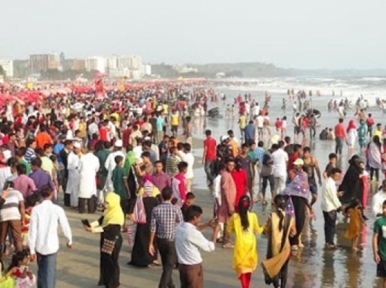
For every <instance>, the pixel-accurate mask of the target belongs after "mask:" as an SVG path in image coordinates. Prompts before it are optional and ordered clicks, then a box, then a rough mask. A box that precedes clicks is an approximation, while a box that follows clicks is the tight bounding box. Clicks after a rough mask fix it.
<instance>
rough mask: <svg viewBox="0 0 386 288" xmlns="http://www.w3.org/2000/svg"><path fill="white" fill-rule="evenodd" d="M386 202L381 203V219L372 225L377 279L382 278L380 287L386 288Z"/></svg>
mask: <svg viewBox="0 0 386 288" xmlns="http://www.w3.org/2000/svg"><path fill="white" fill-rule="evenodd" d="M385 228H386V201H384V202H383V203H382V217H380V218H378V219H377V220H376V221H375V223H374V235H373V254H374V261H375V263H377V277H379V278H382V282H383V283H382V284H383V285H382V287H383V288H386V238H385V237H384V234H385V232H384V230H385Z"/></svg>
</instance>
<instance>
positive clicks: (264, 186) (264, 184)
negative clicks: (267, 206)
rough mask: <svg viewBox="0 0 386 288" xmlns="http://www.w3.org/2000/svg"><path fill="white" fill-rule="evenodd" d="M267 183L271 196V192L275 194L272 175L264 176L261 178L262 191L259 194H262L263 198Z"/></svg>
mask: <svg viewBox="0 0 386 288" xmlns="http://www.w3.org/2000/svg"><path fill="white" fill-rule="evenodd" d="M268 182H269V186H270V187H271V194H272V193H273V192H275V184H274V180H273V175H269V176H264V177H263V189H262V190H261V194H263V196H265V191H266V190H267V186H268ZM272 200H273V199H272Z"/></svg>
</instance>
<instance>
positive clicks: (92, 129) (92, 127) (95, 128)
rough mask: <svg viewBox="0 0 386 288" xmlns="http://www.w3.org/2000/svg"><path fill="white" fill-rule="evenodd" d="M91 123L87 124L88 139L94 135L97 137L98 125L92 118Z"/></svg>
mask: <svg viewBox="0 0 386 288" xmlns="http://www.w3.org/2000/svg"><path fill="white" fill-rule="evenodd" d="M90 121H91V122H90V123H89V124H88V129H87V130H88V136H89V137H90V139H92V135H94V134H97V135H99V128H98V124H96V123H95V118H94V117H92V118H91V120H90Z"/></svg>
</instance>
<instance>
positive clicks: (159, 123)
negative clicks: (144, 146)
mask: <svg viewBox="0 0 386 288" xmlns="http://www.w3.org/2000/svg"><path fill="white" fill-rule="evenodd" d="M164 122H165V119H164V117H162V114H161V113H159V114H158V116H157V132H156V133H157V134H156V139H157V142H156V143H157V144H159V143H160V142H161V141H162V137H163V134H164V132H163V129H164Z"/></svg>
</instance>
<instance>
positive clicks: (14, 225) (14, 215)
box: [0, 182, 25, 286]
mask: <svg viewBox="0 0 386 288" xmlns="http://www.w3.org/2000/svg"><path fill="white" fill-rule="evenodd" d="M7 190H9V191H8V192H9V193H8V195H7V197H5V203H4V206H3V207H2V209H1V210H0V218H1V222H0V227H1V229H0V241H1V244H0V247H1V255H2V256H4V254H3V253H5V243H6V242H5V241H6V238H7V234H8V230H9V231H10V232H11V235H12V239H13V244H14V245H15V249H16V252H20V251H22V250H23V241H22V238H21V220H22V219H24V217H25V208H24V198H23V195H22V194H21V193H20V191H18V190H16V189H14V188H13V182H9V187H8V189H7ZM0 286H1V285H0Z"/></svg>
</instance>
